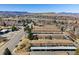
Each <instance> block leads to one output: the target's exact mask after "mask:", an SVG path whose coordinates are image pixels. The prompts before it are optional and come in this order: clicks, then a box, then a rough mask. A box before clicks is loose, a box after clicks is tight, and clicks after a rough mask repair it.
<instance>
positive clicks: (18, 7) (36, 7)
mask: <svg viewBox="0 0 79 59" xmlns="http://www.w3.org/2000/svg"><path fill="white" fill-rule="evenodd" d="M0 11H24V12H25V11H27V12H34V13H35V12H36V13H37V12H73V13H79V4H0Z"/></svg>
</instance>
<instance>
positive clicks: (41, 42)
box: [30, 39, 73, 45]
mask: <svg viewBox="0 0 79 59" xmlns="http://www.w3.org/2000/svg"><path fill="white" fill-rule="evenodd" d="M30 43H31V44H33V45H40V44H53V45H59V44H60V45H70V44H73V42H72V41H70V40H65V39H58V40H57V39H53V40H32V41H31V42H30Z"/></svg>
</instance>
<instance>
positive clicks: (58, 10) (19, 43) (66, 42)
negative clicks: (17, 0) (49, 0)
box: [0, 4, 79, 55]
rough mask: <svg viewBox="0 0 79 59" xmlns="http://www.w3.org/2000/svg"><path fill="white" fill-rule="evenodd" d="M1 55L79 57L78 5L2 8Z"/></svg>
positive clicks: (8, 5)
mask: <svg viewBox="0 0 79 59" xmlns="http://www.w3.org/2000/svg"><path fill="white" fill-rule="evenodd" d="M0 55H79V4H76V5H74V4H72V5H71V4H17V5H16V4H0Z"/></svg>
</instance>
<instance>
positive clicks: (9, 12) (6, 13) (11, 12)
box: [0, 11, 29, 16]
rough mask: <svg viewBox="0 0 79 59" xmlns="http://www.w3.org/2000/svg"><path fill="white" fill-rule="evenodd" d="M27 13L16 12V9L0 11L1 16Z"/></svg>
mask: <svg viewBox="0 0 79 59" xmlns="http://www.w3.org/2000/svg"><path fill="white" fill-rule="evenodd" d="M24 14H29V13H28V12H17V11H0V15H1V16H16V15H24Z"/></svg>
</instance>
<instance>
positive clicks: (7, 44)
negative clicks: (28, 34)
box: [0, 28, 24, 55]
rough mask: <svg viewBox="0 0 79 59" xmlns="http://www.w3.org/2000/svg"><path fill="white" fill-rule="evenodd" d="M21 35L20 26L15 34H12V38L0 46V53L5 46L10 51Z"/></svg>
mask: <svg viewBox="0 0 79 59" xmlns="http://www.w3.org/2000/svg"><path fill="white" fill-rule="evenodd" d="M23 35H24V30H23V28H22V29H21V30H20V31H18V32H17V33H16V34H15V35H13V36H12V38H11V39H10V40H9V41H8V42H7V43H6V44H5V45H4V46H2V47H0V55H2V54H3V52H4V50H5V49H6V48H9V50H10V51H11V52H12V51H13V49H14V48H15V46H16V45H17V44H18V43H19V40H20V39H21V37H22V36H23Z"/></svg>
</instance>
